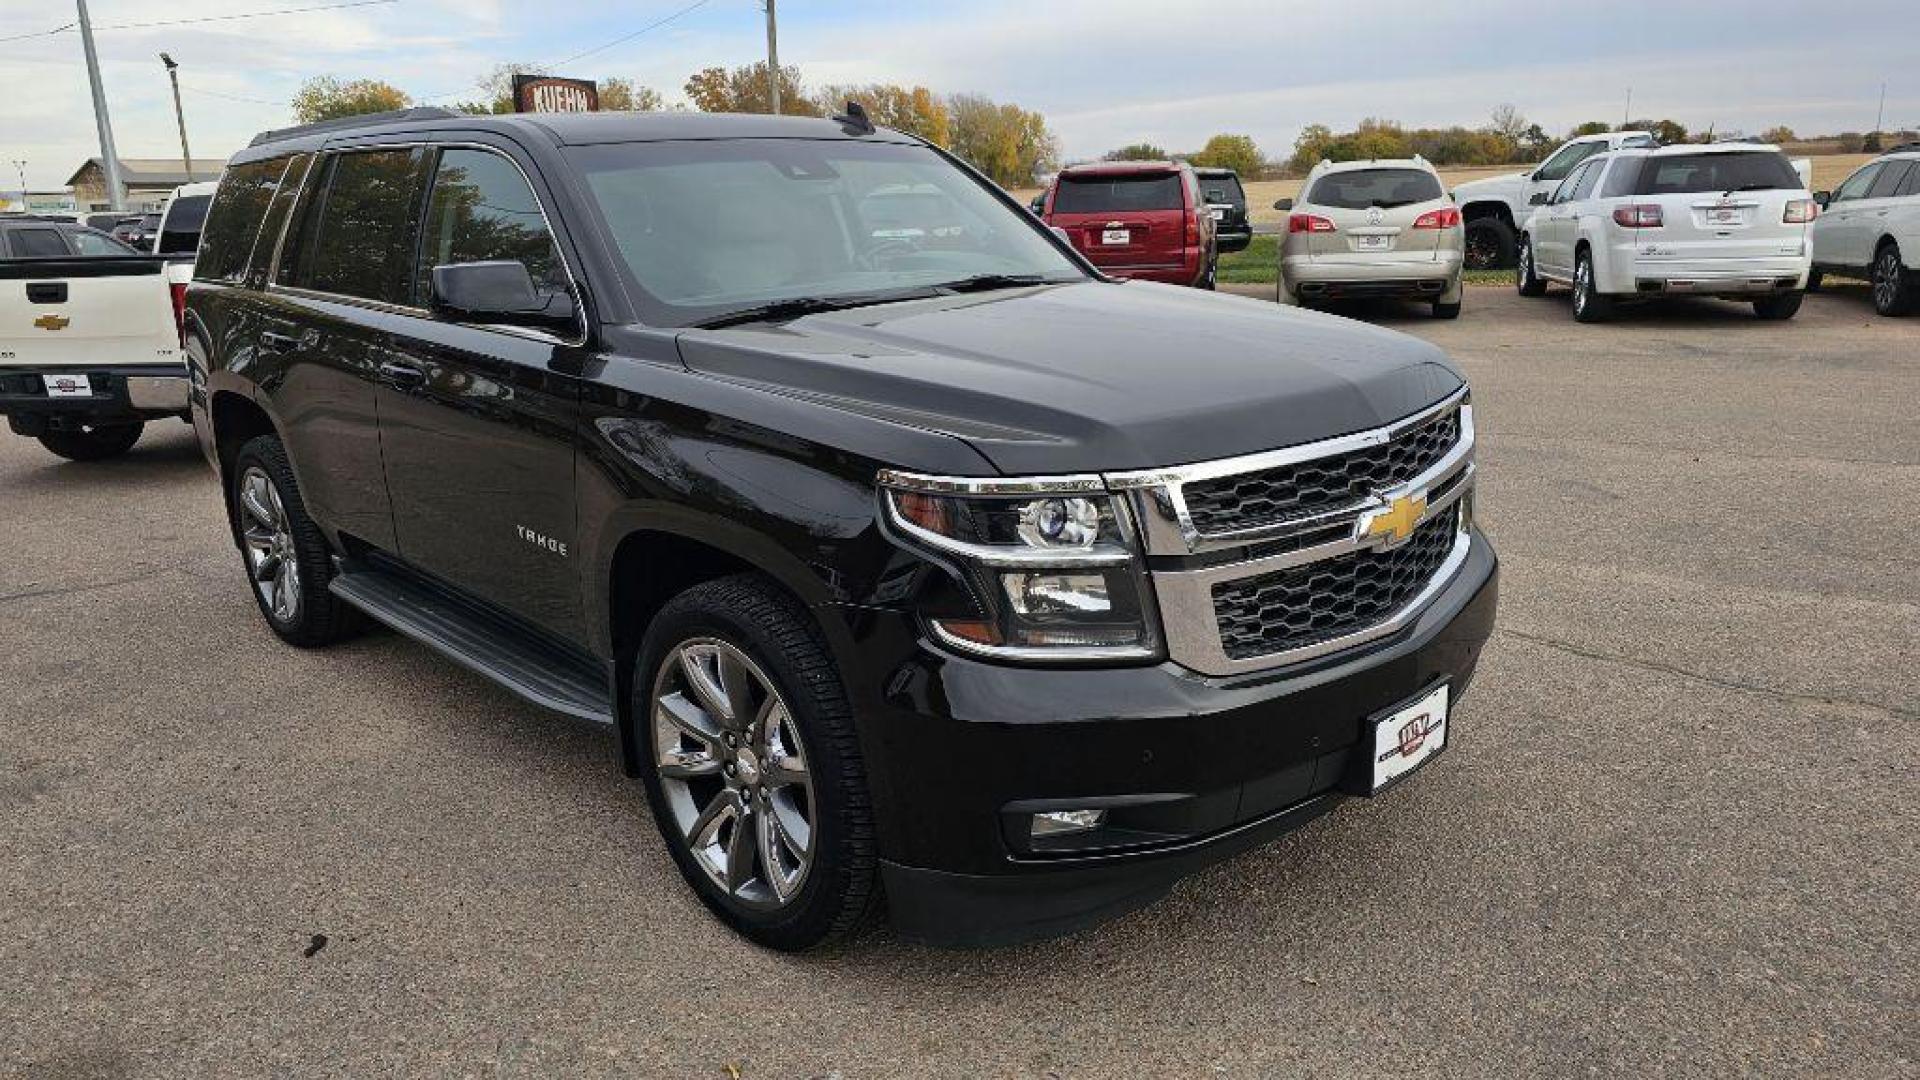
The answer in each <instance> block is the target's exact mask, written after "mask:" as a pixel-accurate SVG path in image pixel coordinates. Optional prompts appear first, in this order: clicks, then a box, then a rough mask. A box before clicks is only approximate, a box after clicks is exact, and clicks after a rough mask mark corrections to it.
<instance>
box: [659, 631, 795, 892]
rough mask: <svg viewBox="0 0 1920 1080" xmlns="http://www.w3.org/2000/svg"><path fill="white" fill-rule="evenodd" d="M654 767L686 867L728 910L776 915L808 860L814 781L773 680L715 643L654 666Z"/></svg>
mask: <svg viewBox="0 0 1920 1080" xmlns="http://www.w3.org/2000/svg"><path fill="white" fill-rule="evenodd" d="M651 704H652V711H653V725H652V728H653V751H654V768H655V770H656V771H657V772H658V774H659V778H660V790H661V792H662V793H663V794H664V795H665V796H666V801H667V804H668V807H669V809H670V811H671V814H672V817H673V824H674V827H675V829H676V830H677V834H678V835H679V837H680V838H681V840H682V842H683V843H685V844H686V845H687V849H688V850H689V851H690V852H691V853H692V855H693V861H694V862H695V863H696V864H697V865H698V866H699V867H700V868H701V870H702V871H704V872H705V873H706V875H707V878H708V879H709V880H710V881H711V882H712V883H713V884H714V885H715V886H716V887H718V888H719V889H721V890H723V891H724V892H726V893H727V894H728V895H729V896H730V897H732V898H733V899H734V900H735V901H736V902H738V903H741V904H743V905H745V906H747V907H752V908H762V909H766V908H779V907H782V906H784V905H785V904H787V903H788V902H789V901H790V900H792V899H793V898H794V896H795V895H796V894H797V893H798V892H799V891H800V888H801V886H802V885H804V884H805V883H806V878H807V873H808V871H809V870H810V869H811V868H812V865H813V856H814V842H813V841H814V828H813V826H814V807H815V805H816V804H815V802H814V798H813V780H812V777H811V776H810V775H809V773H808V771H807V761H806V756H805V753H804V751H803V749H802V744H801V742H800V736H799V730H798V728H797V727H796V725H795V723H794V719H793V714H792V713H791V712H790V711H789V710H788V707H787V704H786V701H785V700H784V699H782V698H781V696H780V692H779V691H778V690H777V689H775V688H774V685H773V682H772V680H770V679H768V678H767V676H766V674H765V673H764V672H762V671H761V670H760V667H759V665H757V664H755V663H754V662H753V660H752V659H751V658H749V657H748V656H747V654H746V653H744V652H742V651H741V650H739V649H738V648H735V647H734V646H733V645H730V644H728V643H727V642H725V641H721V640H720V639H718V638H692V639H689V640H687V641H683V642H681V643H680V644H678V645H676V646H674V647H673V649H671V650H670V651H669V652H668V653H667V655H666V657H665V659H664V660H662V662H661V664H660V673H659V675H658V676H657V677H656V678H655V680H654V687H653V694H652V698H651Z"/></svg>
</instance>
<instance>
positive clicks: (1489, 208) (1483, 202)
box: [1460, 199, 1523, 234]
mask: <svg viewBox="0 0 1920 1080" xmlns="http://www.w3.org/2000/svg"><path fill="white" fill-rule="evenodd" d="M1460 217H1461V219H1462V220H1463V221H1468V222H1474V221H1480V220H1482V219H1484V218H1496V219H1498V220H1500V221H1504V222H1506V224H1507V226H1508V227H1509V228H1511V229H1512V230H1513V231H1514V232H1515V233H1516V234H1518V233H1520V232H1522V231H1523V230H1522V229H1521V227H1520V223H1519V222H1517V221H1515V220H1514V219H1513V207H1511V206H1508V205H1507V204H1506V203H1505V202H1504V201H1503V200H1500V199H1475V200H1473V201H1471V202H1469V203H1467V204H1466V205H1465V206H1462V207H1461V208H1460Z"/></svg>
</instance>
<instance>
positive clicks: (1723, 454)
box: [1483, 429, 1920, 469]
mask: <svg viewBox="0 0 1920 1080" xmlns="http://www.w3.org/2000/svg"><path fill="white" fill-rule="evenodd" d="M1483 430H1484V429H1483ZM1498 435H1499V438H1500V439H1501V441H1503V442H1523V441H1527V440H1532V441H1534V442H1543V443H1552V444H1554V445H1556V446H1611V447H1617V448H1619V449H1623V450H1645V451H1646V452H1648V453H1650V454H1693V455H1709V456H1712V457H1718V458H1727V459H1730V460H1734V461H1816V462H1830V463H1832V464H1835V465H1880V466H1884V467H1886V468H1891V469H1920V461H1888V460H1886V459H1884V458H1849V457H1823V456H1821V455H1819V454H1761V453H1749V452H1737V453H1736V452H1733V451H1729V450H1716V449H1713V448H1712V447H1692V446H1662V445H1660V444H1659V443H1642V442H1625V441H1622V440H1618V439H1582V438H1578V437H1576V436H1569V435H1551V434H1548V435H1532V434H1527V433H1525V432H1512V431H1506V432H1499V433H1498Z"/></svg>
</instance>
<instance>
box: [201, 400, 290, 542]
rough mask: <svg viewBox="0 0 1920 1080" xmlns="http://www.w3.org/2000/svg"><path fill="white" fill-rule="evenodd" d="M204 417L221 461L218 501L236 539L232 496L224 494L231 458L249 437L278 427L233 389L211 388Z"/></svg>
mask: <svg viewBox="0 0 1920 1080" xmlns="http://www.w3.org/2000/svg"><path fill="white" fill-rule="evenodd" d="M207 419H208V421H209V422H210V423H211V424H212V426H213V448H214V453H215V455H216V456H217V457H218V460H219V464H220V501H221V503H222V504H223V505H225V506H226V508H227V522H228V524H229V525H234V526H235V528H236V532H235V534H234V535H235V542H236V543H238V542H239V541H238V537H239V533H238V531H237V523H236V522H235V520H234V516H233V500H232V499H230V498H228V497H227V492H229V491H230V490H232V488H233V463H234V460H235V459H236V458H238V457H239V456H240V448H241V447H243V446H245V445H246V444H247V443H248V441H250V440H252V439H256V438H259V437H260V436H262V435H274V436H278V435H279V434H280V427H279V425H278V424H276V423H275V422H274V419H273V417H272V416H271V415H270V414H268V412H267V410H266V409H265V408H263V407H262V406H261V405H260V403H259V402H258V401H256V400H254V399H253V398H251V397H249V396H247V395H246V394H242V393H240V392H238V391H235V390H215V391H214V392H213V394H212V396H211V397H210V398H209V399H208V402H207Z"/></svg>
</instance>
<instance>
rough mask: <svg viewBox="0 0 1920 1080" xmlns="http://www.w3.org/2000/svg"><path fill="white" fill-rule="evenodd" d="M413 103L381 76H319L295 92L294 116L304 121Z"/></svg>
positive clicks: (327, 118)
mask: <svg viewBox="0 0 1920 1080" xmlns="http://www.w3.org/2000/svg"><path fill="white" fill-rule="evenodd" d="M412 104H413V99H412V98H410V97H408V96H407V95H406V93H405V92H404V91H402V90H401V89H400V88H398V87H396V86H393V85H390V84H388V83H383V82H380V81H379V80H377V79H346V80H343V79H337V78H335V77H333V76H332V75H316V76H315V77H313V78H311V79H308V80H307V81H306V82H304V83H301V84H300V89H299V91H298V92H297V93H295V94H294V95H293V115H294V117H295V118H296V119H298V120H299V121H300V122H301V123H303V124H311V123H314V122H315V121H318V120H333V119H336V118H338V117H342V116H360V115H363V114H365V113H377V112H391V111H392V110H394V109H404V108H406V107H407V106H409V105H412Z"/></svg>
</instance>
